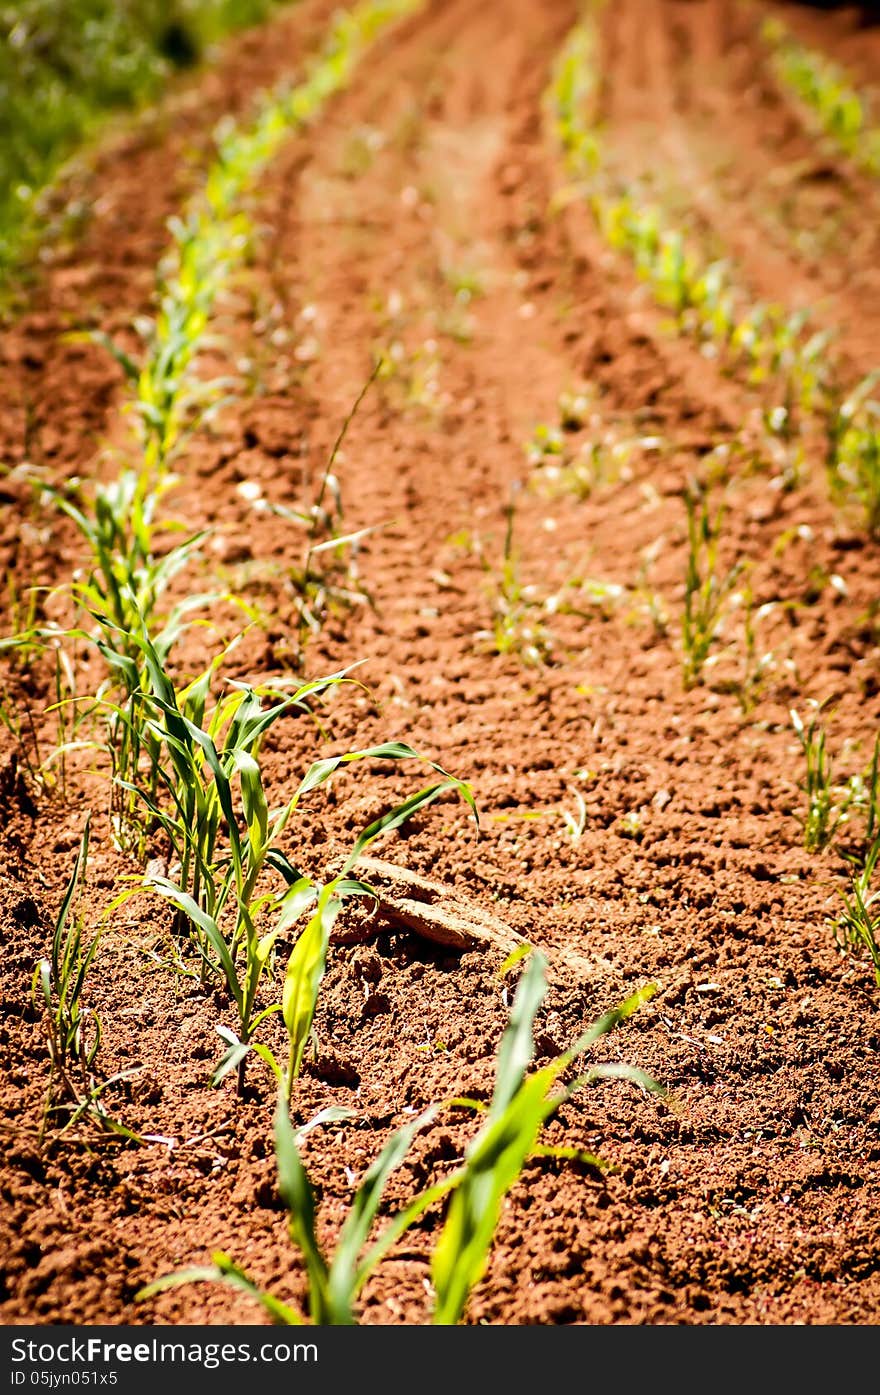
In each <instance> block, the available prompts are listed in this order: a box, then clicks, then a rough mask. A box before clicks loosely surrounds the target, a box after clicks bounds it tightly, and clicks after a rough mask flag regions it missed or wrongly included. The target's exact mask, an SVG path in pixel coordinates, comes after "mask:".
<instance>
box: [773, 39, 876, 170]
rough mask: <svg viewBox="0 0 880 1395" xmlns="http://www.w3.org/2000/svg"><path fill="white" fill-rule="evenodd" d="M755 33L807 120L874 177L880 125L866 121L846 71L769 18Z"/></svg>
mask: <svg viewBox="0 0 880 1395" xmlns="http://www.w3.org/2000/svg"><path fill="white" fill-rule="evenodd" d="M761 37H762V39H763V41H764V43H765V44H766V45H767V47H768V48H769V49H770V53H771V62H772V67H773V71H774V73H775V74H776V77H777V79H778V81H779V82H780V83H781V84H782V86H783V87H784V88H787V89H789V90H790V91H791V92H793V93H794V95H795V96H796V97H797V98H798V100H799V102H800V103H801V108H802V110H803V111H804V113H805V115H806V117H807V119H808V121H809V124H810V125H811V126H813V127H814V128H818V130H819V131H821V132H823V133H824V134H825V135H828V136H830V137H831V139H832V140H833V141H834V142H835V144H836V145H837V146H838V148H839V149H840V150H842V151H843V152H844V154H846V155H847V156H849V158H850V159H851V160H852V161H853V162H854V163H855V164H856V165H858V166H859V168H860V169H863V170H864V171H865V172H866V173H867V174H870V175H875V176H876V175H880V125H877V124H875V123H874V121H872V114H871V109H870V104H869V102H868V100H867V98H866V97H865V96H864V95H863V94H862V93H860V92H859V91H858V89H857V88H856V87H855V86H854V85H853V83H852V81H851V79H850V77H849V75H848V74H847V73H846V72H845V71H844V70H843V69H842V68H841V67H839V66H838V65H837V64H836V63H833V62H832V61H831V60H830V59H829V58H826V56H825V55H824V54H820V53H817V52H816V51H815V50H814V49H811V48H808V47H807V46H806V45H805V44H801V43H799V42H798V40H797V39H795V37H794V35H793V34H792V33H791V31H790V30H789V29H788V28H787V27H786V25H785V24H783V22H782V21H781V20H780V19H778V18H776V17H775V16H774V17H773V18H768V19H765V20H764V22H763V24H762V25H761Z"/></svg>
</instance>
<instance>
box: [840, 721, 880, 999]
mask: <svg viewBox="0 0 880 1395" xmlns="http://www.w3.org/2000/svg"><path fill="white" fill-rule="evenodd" d="M875 771H876V748H875ZM872 812H873V811H872ZM872 826H873V824H872ZM878 857H880V837H875V838H874V839H873V840H872V841H871V843H870V846H869V847H868V850H867V853H866V855H865V857H864V860H863V861H862V863H861V866H857V867H856V869H855V870H854V871H853V873H852V875H851V879H850V890H849V892H848V893H847V892H845V891H841V893H840V897H841V900H842V901H843V910H842V911H841V912H840V914H839V915H838V917H837V918H836V920H835V921H834V922H833V926H834V934H835V938H836V940H837V943H838V944H839V945H840V947H841V949H843V950H844V951H845V952H846V953H848V954H852V955H861V954H865V953H867V955H868V956H869V958H870V960H871V963H872V965H873V968H874V977H875V980H876V982H877V986H878V987H880V890H873V889H872V883H873V881H874V874H875V872H876V869H877V860H878Z"/></svg>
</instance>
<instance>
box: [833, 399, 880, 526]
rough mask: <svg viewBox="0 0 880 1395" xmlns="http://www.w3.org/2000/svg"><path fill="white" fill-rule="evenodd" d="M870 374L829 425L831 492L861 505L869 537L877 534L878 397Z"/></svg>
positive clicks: (879, 496) (879, 514)
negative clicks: (873, 394) (874, 394)
mask: <svg viewBox="0 0 880 1395" xmlns="http://www.w3.org/2000/svg"><path fill="white" fill-rule="evenodd" d="M878 381H880V375H878V374H876V373H872V374H870V375H869V376H868V377H867V378H865V379H863V381H862V382H861V383H859V385H858V387H856V388H855V389H854V391H853V392H852V393H851V394H850V395H849V397H848V398H847V399H846V401H845V402H843V403H842V404H841V406H840V407H839V408H838V410H837V412H836V414H835V416H834V417H833V418H832V420H831V423H830V426H829V439H830V445H829V474H830V481H831V491H832V494H834V495H835V496H836V497H838V498H848V499H854V500H855V501H856V502H857V503H858V504H859V505H860V507H861V509H862V512H863V514H864V518H865V526H866V528H867V530H868V532H869V534H870V535H871V537H872V538H876V537H877V536H878V535H880V400H877V399H876V398H875V397H873V396H872V395H871V394H872V393H873V392H874V389H875V388H876V387H877V384H878Z"/></svg>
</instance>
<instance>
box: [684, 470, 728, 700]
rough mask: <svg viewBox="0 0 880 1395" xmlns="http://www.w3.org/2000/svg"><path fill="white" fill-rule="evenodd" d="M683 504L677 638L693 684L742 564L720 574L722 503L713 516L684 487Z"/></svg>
mask: <svg viewBox="0 0 880 1395" xmlns="http://www.w3.org/2000/svg"><path fill="white" fill-rule="evenodd" d="M685 505H686V508H687V522H688V558H687V571H686V573H685V600H684V616H683V618H682V631H681V638H682V650H683V676H684V686H685V688H693V687H694V686H695V685H696V684H697V683H699V682H700V681H701V679H702V674H703V669H704V668H705V665H706V662H707V660H708V659H709V655H710V653H711V650H712V646H713V644H714V643H715V640H716V638H717V637H718V634H719V632H720V629H721V625H722V620H723V616H724V611H725V608H726V604H727V601H728V599H729V597H730V596H731V594H732V592H733V590H734V588H735V586H736V583H737V580H738V578H739V575H740V572H741V570H742V568H741V564H739V563H736V564H735V565H734V566H733V567H731V568H730V570H729V571H727V572H725V573H723V574H721V573H719V570H718V545H719V542H720V538H721V524H722V521H723V517H724V512H723V507H721V508H719V509H718V510H717V512H716V513H715V515H714V516H713V515H712V514H711V513H710V511H709V503H708V500H707V499H706V498H705V496H701V495H700V494H698V493H697V492H696V491H695V490H693V489H689V490H688V491H687V494H686V495H685Z"/></svg>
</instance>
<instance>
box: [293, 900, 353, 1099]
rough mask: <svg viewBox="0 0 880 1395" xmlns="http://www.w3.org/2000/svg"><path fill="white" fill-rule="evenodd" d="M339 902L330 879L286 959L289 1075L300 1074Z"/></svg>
mask: <svg viewBox="0 0 880 1395" xmlns="http://www.w3.org/2000/svg"><path fill="white" fill-rule="evenodd" d="M339 906H340V903H339V901H338V899H337V898H336V896H335V894H334V887H333V883H332V882H331V883H329V884H328V885H327V886H325V887H324V888H323V889H322V891H321V893H320V895H319V897H318V904H317V907H316V909H315V913H314V915H313V916H312V918H311V920H310V921H309V923H308V925H307V926H306V928H305V930H304V931H303V932H302V934H301V935H300V937H299V939H298V940H297V942H296V944H295V945H294V947H293V949H292V951H291V954H290V959H289V960H288V962H287V972H286V973H285V975H284V987H283V990H282V995H281V1010H282V1016H283V1018H284V1025H285V1027H286V1028H287V1031H288V1035H289V1037H290V1078H291V1079H294V1078H295V1077H296V1076H298V1075H299V1072H300V1070H301V1068H302V1061H303V1056H304V1054H305V1049H306V1045H307V1043H308V1040H309V1035H310V1033H311V1030H312V1020H313V1018H314V1015H315V1006H316V1004H317V1001H318V991H319V989H320V986H321V980H322V979H323V977H324V969H325V966H326V961H327V946H328V945H329V943H330V931H331V930H332V928H333V923H334V921H335V920H336V917H337V915H338V914H339Z"/></svg>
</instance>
